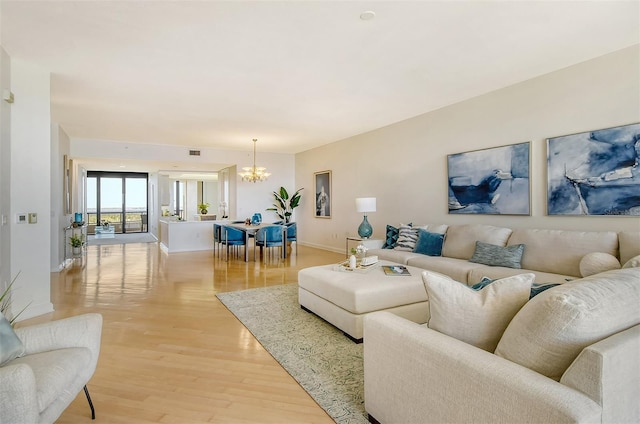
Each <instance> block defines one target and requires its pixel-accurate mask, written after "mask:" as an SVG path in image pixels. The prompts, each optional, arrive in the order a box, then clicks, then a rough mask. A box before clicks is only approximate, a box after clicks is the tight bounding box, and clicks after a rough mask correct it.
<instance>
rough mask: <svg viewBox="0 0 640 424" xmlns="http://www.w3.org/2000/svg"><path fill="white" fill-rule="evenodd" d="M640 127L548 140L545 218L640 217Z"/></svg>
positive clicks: (598, 131)
mask: <svg viewBox="0 0 640 424" xmlns="http://www.w3.org/2000/svg"><path fill="white" fill-rule="evenodd" d="M639 159H640V124H631V125H623V126H619V127H614V128H607V129H602V130H597V131H588V132H583V133H579V134H572V135H565V136H561V137H553V138H549V139H548V140H547V167H548V171H547V178H548V183H547V213H548V214H549V215H607V216H611V215H622V216H640V168H639V166H638V161H639Z"/></svg>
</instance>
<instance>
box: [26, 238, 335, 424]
mask: <svg viewBox="0 0 640 424" xmlns="http://www.w3.org/2000/svg"><path fill="white" fill-rule="evenodd" d="M274 256H277V255H274ZM250 258H251V261H250V262H248V263H245V262H244V261H243V260H242V258H238V259H235V260H230V261H229V262H227V261H225V260H224V259H221V258H217V257H215V258H214V256H213V253H212V252H208V251H207V252H191V253H172V254H166V253H163V252H161V251H160V249H159V248H158V244H157V243H148V244H123V245H111V246H89V248H88V254H87V259H86V265H85V266H84V267H80V266H78V265H77V264H76V265H74V266H73V267H70V268H67V270H65V271H63V272H61V273H54V274H52V277H51V278H52V281H51V298H52V302H53V304H54V308H55V312H54V313H52V314H48V315H45V316H42V317H37V318H33V319H31V320H26V321H23V322H22V323H20V325H28V324H32V323H37V322H42V321H48V320H51V319H58V318H63V317H67V316H72V315H77V314H81V313H85V312H99V313H101V314H102V316H103V318H104V325H103V332H102V349H101V352H100V359H99V361H98V367H97V369H96V373H95V375H94V376H93V378H92V379H91V381H90V382H89V384H88V387H89V391H90V393H91V397H92V399H93V403H94V405H95V407H96V414H97V416H96V420H95V421H94V422H95V423H96V424H98V423H128V424H130V423H183V424H186V423H202V422H205V423H206V422H209V423H211V422H215V423H332V422H333V420H331V418H329V416H328V415H327V414H326V413H325V412H324V411H323V410H322V408H320V407H319V406H318V405H317V404H316V403H315V402H314V400H313V399H312V398H311V397H310V396H309V395H308V394H307V393H306V392H305V391H304V390H303V389H302V388H301V387H300V386H299V385H298V384H297V383H296V382H295V380H294V379H293V378H292V377H291V376H290V375H289V374H288V373H287V372H286V371H285V370H284V369H283V368H282V367H281V366H280V365H279V364H278V363H277V362H276V361H275V360H274V359H273V358H272V357H271V355H269V353H267V352H266V351H265V350H264V349H263V348H262V346H261V345H260V343H258V342H257V341H256V339H255V338H254V337H253V336H252V335H251V333H249V331H247V329H246V328H245V327H244V326H243V325H242V324H241V323H240V322H239V321H238V320H237V319H236V318H235V317H234V316H233V315H232V314H231V313H230V312H229V311H228V310H227V309H226V308H225V307H224V305H222V303H220V302H219V301H218V299H217V298H216V296H215V294H216V293H220V292H227V291H234V290H243V289H248V288H254V287H265V286H271V285H277V284H285V283H295V282H297V272H298V270H299V269H302V268H306V267H309V266H314V265H320V264H327V263H335V262H338V261H339V260H343V259H344V256H343V255H340V254H337V253H333V252H328V251H324V250H319V249H313V248H308V247H304V246H300V247H299V252H298V255H297V256H296V255H292V256H290V257H289V258H287V259H286V260H280V259H278V258H271V259H270V260H268V261H266V262H262V261H260V260H258V262H253V260H252V258H253V253H252V252H250ZM264 319H269V317H264ZM58 422H59V423H86V424H90V423H92V421H91V416H90V411H89V407H88V404H87V401H86V398H85V397H84V393H80V394H79V395H78V397H77V398H76V399H75V401H74V402H73V403H72V404H71V405H70V406H69V408H68V409H67V410H66V411H65V412H64V413H63V415H62V417H61V418H60V420H59V421H58Z"/></svg>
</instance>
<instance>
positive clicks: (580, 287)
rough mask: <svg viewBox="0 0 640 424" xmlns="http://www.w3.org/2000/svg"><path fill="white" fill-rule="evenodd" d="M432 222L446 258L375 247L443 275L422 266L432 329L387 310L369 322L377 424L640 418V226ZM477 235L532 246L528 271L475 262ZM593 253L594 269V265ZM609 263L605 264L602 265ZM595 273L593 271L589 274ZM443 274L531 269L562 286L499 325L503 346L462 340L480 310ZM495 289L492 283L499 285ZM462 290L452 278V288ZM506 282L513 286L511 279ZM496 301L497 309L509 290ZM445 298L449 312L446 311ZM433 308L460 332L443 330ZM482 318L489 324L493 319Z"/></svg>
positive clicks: (463, 278)
mask: <svg viewBox="0 0 640 424" xmlns="http://www.w3.org/2000/svg"><path fill="white" fill-rule="evenodd" d="M429 227H430V228H431V229H432V231H433V230H435V229H439V230H440V231H441V232H442V233H444V232H445V231H446V237H445V240H444V245H443V249H442V256H427V255H422V254H418V253H415V252H410V251H398V250H394V249H376V250H370V251H369V252H368V254H369V255H377V256H378V257H379V258H381V259H386V260H392V261H395V262H400V263H404V264H407V265H410V266H416V267H420V268H423V269H425V270H428V271H434V272H435V273H436V274H435V276H434V272H428V271H424V272H423V273H422V279H423V281H424V285H425V288H426V291H427V294H428V297H429V301H428V302H426V303H427V304H429V305H430V308H429V309H430V312H429V314H430V317H429V322H428V323H427V324H423V325H421V324H418V323H415V322H412V321H410V320H408V319H405V318H403V317H401V316H398V315H396V314H393V313H390V312H387V311H381V312H374V313H371V314H368V315H367V316H365V317H364V320H363V321H364V323H363V326H364V384H365V409H366V411H367V412H368V413H369V414H370V421H371V422H380V423H383V424H386V423H417V422H420V423H442V422H451V423H463V422H468V423H472V422H487V423H489V422H517V423H543V422H544V423H547V422H553V423H565V422H566V423H576V422H579V423H583V422H584V423H623V422H624V423H627V422H629V423H630V422H640V402H638V387H640V363H639V362H638V353H639V352H640V307H639V306H638V305H640V258H639V257H638V255H640V232H620V233H615V232H582V231H559V230H538V229H514V230H511V229H508V228H499V227H491V226H486V225H453V226H449V227H448V228H445V227H444V226H428V227H427V231H429V230H428V228H429ZM434 232H435V231H434ZM476 240H480V241H484V242H486V243H491V244H494V245H500V246H515V245H518V244H524V245H525V248H524V252H523V255H522V258H521V265H522V268H521V269H514V268H505V267H497V266H487V265H483V264H479V263H475V262H470V261H469V259H470V258H471V257H472V255H473V254H474V250H475V241H476ZM608 255H612V256H614V257H615V258H616V259H615V260H614V262H612V261H611V260H610V259H609V258H610V257H609V256H608ZM593 257H595V259H596V263H595V264H589V263H585V262H588V261H589V260H591V258H593ZM602 258H604V259H606V260H605V261H604V262H605V263H604V264H599V263H597V262H598V260H600V259H602ZM615 263H618V265H617V267H620V264H621V265H623V266H624V267H623V268H621V269H612V270H609V271H603V272H597V271H598V266H602V267H604V268H607V267H609V268H617V267H616V266H615ZM594 270H595V273H594ZM586 271H589V273H590V274H591V275H589V276H584V275H583V274H586V273H587V272H586ZM437 273H441V274H445V275H448V276H449V277H451V278H453V279H454V280H457V281H460V282H463V283H466V284H467V285H473V284H475V283H477V282H479V281H480V280H481V279H482V277H484V276H486V277H489V278H491V279H499V278H503V277H506V276H513V275H518V274H523V273H533V274H534V275H535V282H537V283H562V284H561V285H559V286H557V287H553V288H551V289H549V290H546V291H544V292H542V293H540V294H538V295H537V296H535V297H533V298H532V299H531V300H529V299H528V291H526V292H525V293H524V296H525V297H524V300H522V302H523V303H522V304H523V306H522V307H520V306H517V307H516V308H515V310H514V312H515V315H509V316H508V317H507V319H506V321H505V322H506V323H505V327H504V328H502V329H500V330H495V329H491V330H492V331H494V335H495V337H496V340H497V347H495V349H494V348H485V347H482V346H480V345H479V344H474V343H473V341H468V340H467V341H463V340H462V339H463V338H462V337H458V336H456V335H455V331H459V332H460V334H462V333H465V334H466V333H470V334H475V333H474V331H473V330H474V329H472V330H471V331H470V330H469V328H468V327H467V326H468V322H469V318H468V316H469V315H470V314H471V312H470V308H472V305H471V304H470V303H465V302H464V301H460V300H458V299H453V300H449V299H446V296H444V297H443V296H440V294H439V293H438V292H437V291H436V292H433V291H432V290H434V281H439V280H442V279H443V278H444V279H446V278H447V277H443V276H439V275H438V274H437ZM513 278H516V279H518V278H520V279H522V278H529V279H530V278H531V277H530V276H529V277H525V276H520V277H513ZM513 278H512V279H513ZM501 281H502V282H505V280H501ZM496 284H500V283H499V282H495V283H492V284H491V285H489V286H487V287H494V288H493V289H492V290H495V291H497V290H498V288H496V287H495V285H496ZM459 286H460V285H458V284H457V283H456V284H453V285H452V287H453V288H454V289H453V290H452V292H453V293H456V290H458V289H455V287H459ZM436 287H437V286H436ZM445 287H446V286H445ZM500 287H502V289H504V290H505V293H508V294H509V295H511V293H514V290H513V289H511V288H509V285H508V284H501V285H500ZM485 290H486V288H484V289H482V290H480V291H476V290H467V289H464V288H463V289H462V292H464V293H466V294H469V293H472V294H469V296H471V297H472V298H474V299H478V297H481V296H487V297H489V296H490V295H489V294H486V293H485V294H482V292H485ZM445 294H446V291H445ZM435 295H438V296H435ZM474 296H475V297H474ZM496 296H497V295H496ZM443 298H444V299H445V300H442V299H443ZM482 299H484V298H482ZM496 299H497V301H496V300H495V299H494V302H495V304H497V305H498V306H496V307H495V308H497V309H496V311H499V309H500V308H502V306H500V305H501V301H502V300H505V299H507V297H503V298H499V297H496ZM432 303H433V305H431V304H432ZM436 303H438V304H437V305H436ZM447 303H449V305H447ZM478 303H479V304H480V306H478V307H479V308H486V307H487V304H486V303H484V302H478ZM443 305H444V307H449V308H450V309H449V310H448V312H449V313H448V314H446V313H443ZM445 312H446V310H445ZM502 312H503V311H501V313H502ZM489 313H490V314H493V310H492V311H489ZM434 315H435V316H436V318H437V319H438V320H440V321H441V320H443V317H444V320H445V321H447V324H448V325H451V326H452V327H460V328H456V329H454V330H451V329H448V328H446V327H445V328H444V329H443V328H437V325H439V324H438V323H436V324H433V321H434ZM449 317H450V318H451V319H450V320H449ZM432 324H433V325H432ZM476 324H477V325H478V328H481V329H486V328H484V327H487V326H488V325H490V324H487V323H486V322H484V321H482V322H477V323H476Z"/></svg>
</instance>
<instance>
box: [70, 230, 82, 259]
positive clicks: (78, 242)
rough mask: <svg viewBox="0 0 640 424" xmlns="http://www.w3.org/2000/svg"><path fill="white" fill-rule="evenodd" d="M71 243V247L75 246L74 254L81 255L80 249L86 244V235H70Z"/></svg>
mask: <svg viewBox="0 0 640 424" xmlns="http://www.w3.org/2000/svg"><path fill="white" fill-rule="evenodd" d="M69 244H71V247H72V248H73V254H74V255H79V254H80V251H81V250H80V249H81V248H82V245H83V244H84V237H83V235H82V234H73V235H72V236H71V237H69Z"/></svg>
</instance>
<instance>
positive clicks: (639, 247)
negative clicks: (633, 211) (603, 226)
mask: <svg viewBox="0 0 640 424" xmlns="http://www.w3.org/2000/svg"><path fill="white" fill-rule="evenodd" d="M618 239H619V241H620V263H621V264H623V265H624V264H626V263H627V262H629V259H631V258H633V257H634V256H638V255H640V231H621V232H619V233H618Z"/></svg>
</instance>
